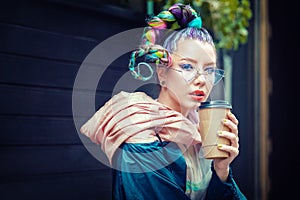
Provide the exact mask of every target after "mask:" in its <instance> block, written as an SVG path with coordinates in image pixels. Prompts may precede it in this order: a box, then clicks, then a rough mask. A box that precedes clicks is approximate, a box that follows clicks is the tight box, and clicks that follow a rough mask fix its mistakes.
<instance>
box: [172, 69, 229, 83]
mask: <svg viewBox="0 0 300 200" xmlns="http://www.w3.org/2000/svg"><path fill="white" fill-rule="evenodd" d="M168 69H172V70H174V71H177V72H180V73H181V76H182V78H183V79H184V80H185V81H186V82H187V83H190V82H192V81H193V80H195V79H196V77H198V76H201V75H204V77H205V75H209V72H207V71H204V72H200V70H199V69H197V68H194V70H196V71H197V73H196V74H195V76H194V77H193V78H191V79H190V80H186V79H185V78H184V76H183V72H184V70H180V69H175V68H173V67H168ZM210 70H213V72H214V73H215V74H217V75H219V76H221V78H220V79H219V80H218V81H217V82H215V81H214V82H213V85H217V84H218V83H219V82H220V81H221V80H222V78H224V77H225V71H224V70H223V69H219V68H210ZM220 72H221V73H220ZM215 76H216V75H215ZM206 80H207V79H206Z"/></svg>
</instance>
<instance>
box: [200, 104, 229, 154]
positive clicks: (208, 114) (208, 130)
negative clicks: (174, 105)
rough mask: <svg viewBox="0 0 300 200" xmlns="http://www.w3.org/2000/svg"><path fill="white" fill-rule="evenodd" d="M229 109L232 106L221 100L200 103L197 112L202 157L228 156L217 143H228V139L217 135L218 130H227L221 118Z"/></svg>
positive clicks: (224, 116)
mask: <svg viewBox="0 0 300 200" xmlns="http://www.w3.org/2000/svg"><path fill="white" fill-rule="evenodd" d="M231 109H232V106H231V105H230V104H229V103H228V102H227V101H223V100H216V101H208V102H202V103H201V105H200V107H199V110H198V114H199V118H200V124H199V125H200V135H201V139H202V148H203V153H204V158H206V159H214V158H227V157H228V156H229V154H228V153H227V152H225V151H221V150H219V149H218V146H217V145H218V144H226V145H229V144H230V141H229V140H228V139H226V138H223V137H219V136H218V131H221V130H223V131H228V130H229V129H228V128H227V126H225V125H223V123H222V120H224V119H226V118H227V112H228V111H229V110H231Z"/></svg>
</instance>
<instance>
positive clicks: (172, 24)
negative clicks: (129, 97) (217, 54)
mask: <svg viewBox="0 0 300 200" xmlns="http://www.w3.org/2000/svg"><path fill="white" fill-rule="evenodd" d="M147 24H148V26H147V27H146V28H145V29H144V32H143V35H142V45H141V47H140V48H139V49H137V50H136V51H133V52H132V54H131V57H130V62H129V69H130V71H131V73H132V75H133V76H134V77H135V78H136V79H139V80H143V81H146V80H149V79H150V78H151V77H152V75H153V69H152V67H151V66H150V65H149V64H148V63H153V64H156V65H164V66H167V67H169V66H171V64H172V60H171V56H170V52H173V51H175V50H176V44H177V42H178V40H179V39H188V38H192V39H198V40H200V41H204V42H208V43H210V44H212V45H213V46H214V43H213V40H212V37H211V36H210V34H209V33H208V32H207V30H206V29H204V28H202V20H201V17H200V16H198V15H197V12H196V11H195V10H194V9H193V8H192V7H191V6H189V5H184V4H181V3H176V4H174V5H173V6H171V7H170V8H169V9H168V10H167V11H161V12H160V13H159V14H158V15H157V16H153V17H151V18H150V19H148V20H147ZM140 63H143V65H145V66H146V67H148V69H149V71H150V75H149V76H147V77H145V76H143V75H142V74H141V72H140Z"/></svg>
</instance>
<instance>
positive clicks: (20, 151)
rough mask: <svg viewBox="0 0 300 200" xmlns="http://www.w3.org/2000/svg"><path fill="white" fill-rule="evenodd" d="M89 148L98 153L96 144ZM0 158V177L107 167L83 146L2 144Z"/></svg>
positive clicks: (7, 177) (8, 177)
mask: <svg viewBox="0 0 300 200" xmlns="http://www.w3.org/2000/svg"><path fill="white" fill-rule="evenodd" d="M88 148H93V149H94V150H95V151H96V150H98V149H99V155H100V151H101V150H100V147H99V146H98V145H95V146H89V147H88ZM101 153H102V152H101ZM104 158H105V157H104ZM104 158H103V159H104ZM99 159H102V158H99ZM105 159H106V158H105ZM0 160H1V165H0V177H1V179H8V180H9V179H10V178H11V177H19V176H36V175H41V174H53V173H69V172H77V171H90V170H102V169H107V168H108V166H107V165H106V164H103V163H102V162H100V161H99V160H98V159H96V158H95V157H94V156H93V155H92V154H91V153H90V152H89V151H88V150H87V149H86V147H85V146H83V145H52V146H49V145H48V146H46V145H40V146H1V147H0ZM103 162H106V160H103Z"/></svg>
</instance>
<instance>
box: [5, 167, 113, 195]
mask: <svg viewBox="0 0 300 200" xmlns="http://www.w3.org/2000/svg"><path fill="white" fill-rule="evenodd" d="M111 194H112V178H111V170H110V169H107V170H95V171H87V172H75V173H63V174H49V175H39V176H29V177H19V178H15V180H10V181H8V180H3V179H0V199H1V200H18V199H30V200H40V199H43V200H48V199H49V200H53V199H57V200H60V199H64V200H69V199H70V200H71V199H89V200H93V199H102V200H106V199H107V200H110V199H112V197H111Z"/></svg>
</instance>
